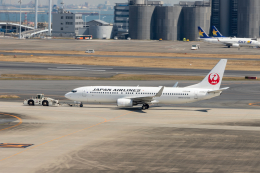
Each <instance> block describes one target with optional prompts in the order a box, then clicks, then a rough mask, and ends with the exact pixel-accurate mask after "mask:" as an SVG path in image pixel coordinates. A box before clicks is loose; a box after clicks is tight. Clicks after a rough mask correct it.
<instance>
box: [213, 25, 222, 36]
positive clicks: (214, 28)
mask: <svg viewBox="0 0 260 173" xmlns="http://www.w3.org/2000/svg"><path fill="white" fill-rule="evenodd" d="M212 34H213V36H214V37H224V36H223V35H222V34H221V33H220V32H219V31H218V29H217V28H216V27H215V26H212Z"/></svg>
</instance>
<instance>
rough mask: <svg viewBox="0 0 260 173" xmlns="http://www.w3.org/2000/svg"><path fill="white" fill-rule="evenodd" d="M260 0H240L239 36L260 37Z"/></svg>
mask: <svg viewBox="0 0 260 173" xmlns="http://www.w3.org/2000/svg"><path fill="white" fill-rule="evenodd" d="M259 27H260V0H246V1H244V0H238V37H246V38H259V31H260V30H259Z"/></svg>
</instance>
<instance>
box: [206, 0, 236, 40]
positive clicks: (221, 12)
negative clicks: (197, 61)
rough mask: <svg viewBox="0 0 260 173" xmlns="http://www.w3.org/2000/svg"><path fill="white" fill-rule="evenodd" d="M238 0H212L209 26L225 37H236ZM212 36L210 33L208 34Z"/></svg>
mask: <svg viewBox="0 0 260 173" xmlns="http://www.w3.org/2000/svg"><path fill="white" fill-rule="evenodd" d="M237 1H238V0H212V2H211V3H212V6H211V7H212V9H211V10H212V14H211V26H215V27H217V28H218V29H219V31H220V32H221V33H222V34H223V35H225V36H232V37H233V36H237V32H238V31H237V30H238V2H237ZM210 35H212V33H210Z"/></svg>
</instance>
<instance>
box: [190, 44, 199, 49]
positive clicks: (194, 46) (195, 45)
mask: <svg viewBox="0 0 260 173" xmlns="http://www.w3.org/2000/svg"><path fill="white" fill-rule="evenodd" d="M199 48H200V45H199V44H194V45H192V46H191V50H198V49H199Z"/></svg>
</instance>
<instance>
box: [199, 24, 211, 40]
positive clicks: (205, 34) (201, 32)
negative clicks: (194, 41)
mask: <svg viewBox="0 0 260 173" xmlns="http://www.w3.org/2000/svg"><path fill="white" fill-rule="evenodd" d="M198 30H199V35H200V38H202V39H203V38H211V37H209V36H208V34H207V33H206V32H205V31H204V30H203V29H202V28H201V27H200V26H198Z"/></svg>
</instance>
